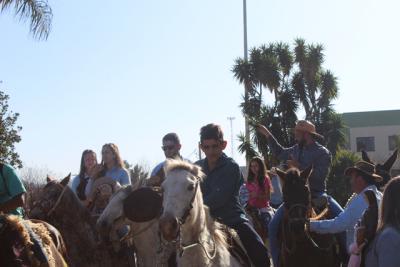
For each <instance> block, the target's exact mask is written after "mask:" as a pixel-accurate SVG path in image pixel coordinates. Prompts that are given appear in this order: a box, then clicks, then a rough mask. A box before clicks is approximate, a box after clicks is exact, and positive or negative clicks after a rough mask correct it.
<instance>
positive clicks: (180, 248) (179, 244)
mask: <svg viewBox="0 0 400 267" xmlns="http://www.w3.org/2000/svg"><path fill="white" fill-rule="evenodd" d="M198 187H199V180H197V181H196V184H195V188H194V190H193V191H194V193H193V197H192V199H191V200H190V202H189V205H188V207H187V208H186V209H185V212H184V213H183V216H182V217H181V218H180V219H179V220H178V222H179V232H178V236H177V238H176V240H174V241H172V243H175V244H176V248H177V249H178V251H179V254H178V255H179V257H180V258H182V257H183V255H184V253H185V251H186V250H188V249H191V248H194V247H197V246H200V248H201V249H202V250H203V251H204V254H205V255H206V256H207V258H208V259H209V260H213V259H214V258H215V256H216V255H217V246H216V242H215V239H214V237H213V236H211V241H212V244H213V249H212V253H211V254H210V253H209V252H208V251H207V249H206V247H205V246H204V244H203V242H201V241H200V240H196V241H194V242H193V243H191V244H188V245H184V244H182V237H181V233H182V230H181V229H182V226H183V225H184V224H185V222H186V219H187V218H188V217H189V215H190V212H191V211H192V209H193V202H194V200H195V198H196V194H197V190H198ZM206 223H207V221H206V220H204V228H205V225H206ZM204 228H203V229H204ZM159 238H160V244H163V242H162V238H161V234H160V232H159Z"/></svg>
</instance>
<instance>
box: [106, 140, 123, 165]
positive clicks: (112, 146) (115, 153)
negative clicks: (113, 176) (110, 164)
mask: <svg viewBox="0 0 400 267" xmlns="http://www.w3.org/2000/svg"><path fill="white" fill-rule="evenodd" d="M107 148H108V149H110V150H111V152H112V153H113V156H114V162H115V165H117V167H119V168H121V169H124V162H123V161H122V158H121V155H120V154H119V149H118V146H117V145H116V144H113V143H108V144H105V145H103V148H102V149H101V153H102V154H103V153H104V150H105V149H107ZM101 164H102V165H104V159H103V158H102V160H101Z"/></svg>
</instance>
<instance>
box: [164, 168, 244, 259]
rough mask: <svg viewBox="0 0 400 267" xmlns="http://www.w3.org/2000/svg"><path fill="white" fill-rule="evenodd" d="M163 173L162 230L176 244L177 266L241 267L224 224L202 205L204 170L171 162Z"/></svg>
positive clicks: (168, 239)
mask: <svg viewBox="0 0 400 267" xmlns="http://www.w3.org/2000/svg"><path fill="white" fill-rule="evenodd" d="M164 170H165V175H166V176H165V180H164V182H163V183H162V189H163V192H164V194H163V214H162V216H161V218H160V221H159V224H160V231H161V234H162V236H163V237H164V239H166V240H167V241H176V242H177V247H178V250H177V263H178V266H218V267H219V266H240V264H239V262H238V261H237V260H236V259H235V258H234V257H233V256H232V255H231V254H230V253H229V251H228V245H227V238H226V236H225V234H224V232H223V231H222V230H221V225H220V224H219V223H217V222H216V221H214V220H213V219H212V218H211V216H210V214H209V211H208V207H206V206H205V205H204V204H203V196H202V193H201V190H200V182H201V180H202V179H203V177H204V174H203V173H202V172H201V169H200V168H199V167H197V166H195V165H192V164H190V163H187V162H183V161H172V160H170V161H168V162H167V163H166V164H165V169H164Z"/></svg>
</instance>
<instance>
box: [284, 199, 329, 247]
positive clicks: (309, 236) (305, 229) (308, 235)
mask: <svg viewBox="0 0 400 267" xmlns="http://www.w3.org/2000/svg"><path fill="white" fill-rule="evenodd" d="M295 208H303V209H304V210H305V211H306V212H307V211H308V209H309V207H307V206H306V205H303V204H295V205H293V206H292V207H290V209H289V210H288V215H290V213H291V211H293V210H294V209H295ZM299 221H300V222H307V221H309V220H307V219H306V218H290V217H289V218H288V225H289V228H290V225H291V224H292V223H293V222H299ZM304 234H305V236H306V238H307V240H308V241H310V243H311V244H312V245H313V247H314V248H316V249H318V250H322V251H329V250H330V249H331V248H332V246H333V245H334V241H333V242H332V243H330V244H329V245H328V246H327V247H322V248H321V247H320V246H319V245H318V244H317V242H316V241H315V240H314V239H313V238H312V236H311V234H310V231H309V229H308V228H307V224H305V226H304ZM283 235H284V236H286V230H285V226H284V225H283ZM284 248H285V250H286V251H287V252H288V253H289V254H293V253H294V251H295V250H296V241H294V246H293V247H292V248H291V249H290V248H289V247H288V246H287V245H286V243H284Z"/></svg>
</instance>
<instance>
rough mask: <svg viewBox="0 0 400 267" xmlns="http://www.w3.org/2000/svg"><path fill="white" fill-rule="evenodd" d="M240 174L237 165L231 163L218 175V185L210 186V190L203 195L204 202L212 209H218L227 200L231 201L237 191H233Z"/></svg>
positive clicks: (235, 188)
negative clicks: (226, 169) (224, 171)
mask: <svg viewBox="0 0 400 267" xmlns="http://www.w3.org/2000/svg"><path fill="white" fill-rule="evenodd" d="M241 177H242V174H241V172H240V169H239V165H237V164H232V165H231V166H230V168H229V171H227V172H226V173H223V174H222V175H221V176H220V177H218V182H219V183H218V185H217V186H214V188H212V191H211V192H210V193H208V194H207V195H204V196H203V197H204V204H206V205H207V206H209V207H212V208H213V209H218V208H221V207H223V206H224V205H226V203H227V202H228V201H231V199H232V196H233V195H234V194H235V193H236V194H237V193H238V192H235V190H237V187H238V185H237V184H238V183H239V182H240V180H241Z"/></svg>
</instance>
